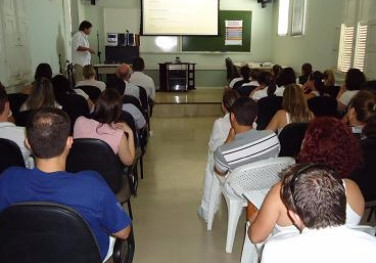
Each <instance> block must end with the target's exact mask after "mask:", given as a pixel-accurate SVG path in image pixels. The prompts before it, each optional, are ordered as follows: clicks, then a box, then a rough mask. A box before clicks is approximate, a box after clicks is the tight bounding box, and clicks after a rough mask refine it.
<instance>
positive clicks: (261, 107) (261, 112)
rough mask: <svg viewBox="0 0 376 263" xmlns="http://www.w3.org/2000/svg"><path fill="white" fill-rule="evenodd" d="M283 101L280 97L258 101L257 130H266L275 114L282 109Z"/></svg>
mask: <svg viewBox="0 0 376 263" xmlns="http://www.w3.org/2000/svg"><path fill="white" fill-rule="evenodd" d="M282 100H283V98H282V97H280V96H272V97H265V98H262V99H260V100H258V101H257V105H258V115H257V119H256V123H257V130H265V128H266V127H267V126H268V124H269V122H270V121H271V120H272V118H273V116H274V114H275V113H276V112H277V111H278V110H280V109H282Z"/></svg>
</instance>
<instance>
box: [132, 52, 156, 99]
mask: <svg viewBox="0 0 376 263" xmlns="http://www.w3.org/2000/svg"><path fill="white" fill-rule="evenodd" d="M132 69H133V73H132V75H131V78H130V83H132V84H134V85H136V86H141V87H143V88H144V89H145V90H146V93H147V95H148V97H149V98H150V99H152V100H154V99H155V85H154V80H153V79H152V78H151V77H149V76H148V75H146V74H145V73H144V72H143V71H144V69H145V62H144V60H143V58H141V57H137V58H135V59H134V61H133V65H132Z"/></svg>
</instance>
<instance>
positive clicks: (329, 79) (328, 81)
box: [324, 69, 336, 87]
mask: <svg viewBox="0 0 376 263" xmlns="http://www.w3.org/2000/svg"><path fill="white" fill-rule="evenodd" d="M335 83H336V79H335V77H334V73H333V70H330V69H327V70H325V71H324V86H327V87H331V86H334V84H335Z"/></svg>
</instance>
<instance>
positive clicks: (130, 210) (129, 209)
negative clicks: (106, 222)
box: [127, 200, 133, 220]
mask: <svg viewBox="0 0 376 263" xmlns="http://www.w3.org/2000/svg"><path fill="white" fill-rule="evenodd" d="M127 205H128V212H129V217H130V218H131V219H132V220H133V213H132V206H131V200H128V201H127Z"/></svg>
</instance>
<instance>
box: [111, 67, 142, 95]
mask: <svg viewBox="0 0 376 263" xmlns="http://www.w3.org/2000/svg"><path fill="white" fill-rule="evenodd" d="M131 74H132V69H131V67H130V66H129V65H127V64H121V65H120V66H119V67H118V68H117V70H116V76H117V77H118V78H119V79H121V80H122V81H124V83H125V91H124V94H125V95H131V96H134V97H136V98H138V99H140V89H139V88H138V86H136V85H133V84H131V83H130V82H129V80H130V78H131ZM121 95H123V94H121Z"/></svg>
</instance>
